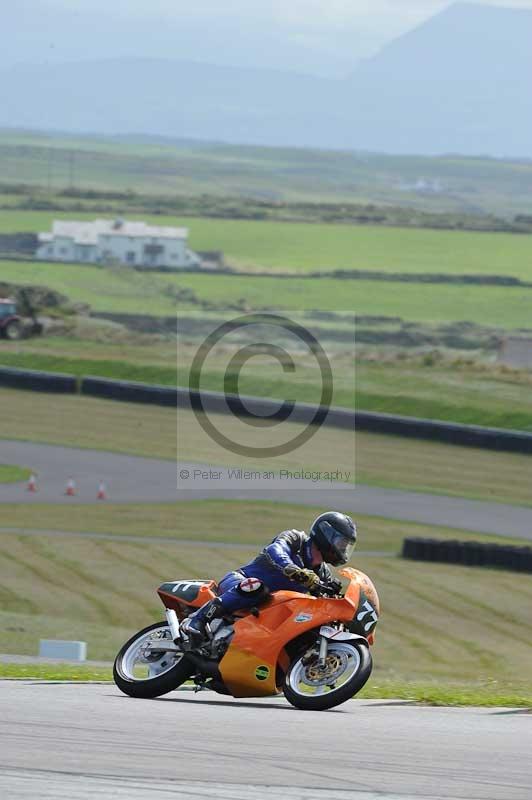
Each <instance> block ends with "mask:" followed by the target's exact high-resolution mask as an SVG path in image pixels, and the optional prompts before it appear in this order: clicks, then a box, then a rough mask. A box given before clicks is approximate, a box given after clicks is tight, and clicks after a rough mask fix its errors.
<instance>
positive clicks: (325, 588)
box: [316, 583, 341, 597]
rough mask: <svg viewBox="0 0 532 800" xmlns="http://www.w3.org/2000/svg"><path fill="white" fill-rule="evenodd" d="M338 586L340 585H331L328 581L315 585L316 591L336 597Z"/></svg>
mask: <svg viewBox="0 0 532 800" xmlns="http://www.w3.org/2000/svg"><path fill="white" fill-rule="evenodd" d="M340 588H341V587H340V586H333V585H331V584H330V583H318V585H317V586H316V592H317V593H319V594H324V595H327V597H336V595H337V594H338V592H339V590H340Z"/></svg>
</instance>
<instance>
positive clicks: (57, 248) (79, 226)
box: [35, 219, 201, 268]
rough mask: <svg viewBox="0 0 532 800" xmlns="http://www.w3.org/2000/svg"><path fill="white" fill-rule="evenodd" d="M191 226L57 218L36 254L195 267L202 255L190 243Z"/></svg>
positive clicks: (47, 258)
mask: <svg viewBox="0 0 532 800" xmlns="http://www.w3.org/2000/svg"><path fill="white" fill-rule="evenodd" d="M187 239H188V229H187V228H160V227H156V226H154V225H146V223H145V222H126V221H124V220H121V219H117V220H115V221H112V220H106V219H95V220H94V221H93V222H77V221H65V220H54V222H53V225H52V232H51V233H40V234H39V247H38V248H37V251H36V253H35V256H36V258H39V259H43V260H45V261H74V262H84V263H88V264H112V263H120V264H130V265H131V266H137V267H151V268H158V267H165V268H172V267H174V268H179V267H192V266H197V265H199V264H200V261H201V259H200V257H199V256H198V255H197V254H196V253H193V252H192V251H191V250H189V249H188V247H187Z"/></svg>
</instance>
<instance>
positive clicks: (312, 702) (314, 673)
mask: <svg viewBox="0 0 532 800" xmlns="http://www.w3.org/2000/svg"><path fill="white" fill-rule="evenodd" d="M372 666H373V661H372V658H371V653H370V652H369V646H368V645H367V644H365V643H364V642H358V641H357V642H329V645H328V649H327V659H326V662H325V665H324V666H323V667H320V665H319V663H318V656H317V655H316V657H315V658H314V659H312V660H310V661H309V660H308V659H307V658H306V657H305V656H301V657H300V658H297V659H296V660H295V661H293V662H292V663H291V664H290V667H289V669H288V672H287V673H286V678H285V684H284V688H283V691H284V696H285V697H286V699H287V700H288V701H289V702H290V703H292V705H293V706H295V707H296V708H302V709H305V710H310V711H325V710H326V709H328V708H334V706H339V705H340V704H341V703H345V701H346V700H349V699H350V698H351V697H353V695H355V694H356V693H357V692H359V691H360V690H361V689H362V687H363V686H364V684H365V683H366V681H367V680H368V678H369V676H370V675H371V669H372Z"/></svg>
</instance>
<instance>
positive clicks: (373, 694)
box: [358, 677, 532, 708]
mask: <svg viewBox="0 0 532 800" xmlns="http://www.w3.org/2000/svg"><path fill="white" fill-rule="evenodd" d="M358 697H359V698H360V699H368V700H369V699H374V700H377V699H383V700H409V701H412V702H415V703H423V704H425V705H429V706H485V707H510V708H532V685H530V684H529V685H526V684H519V683H504V682H502V683H499V682H498V681H495V680H493V681H487V682H485V683H477V682H474V681H473V682H471V683H462V684H453V683H441V682H438V683H409V682H401V681H397V680H395V681H394V680H379V679H374V678H373V677H372V678H371V679H370V680H369V681H368V683H367V684H366V686H365V687H364V688H363V689H362V691H361V692H360V694H359V695H358Z"/></svg>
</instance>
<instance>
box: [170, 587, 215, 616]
mask: <svg viewBox="0 0 532 800" xmlns="http://www.w3.org/2000/svg"><path fill="white" fill-rule="evenodd" d="M157 594H158V595H159V597H160V598H161V600H162V602H163V604H164V606H165V607H166V608H173V609H174V610H175V611H182V610H183V608H184V607H185V606H193V607H194V608H199V606H202V605H203V604H204V603H208V602H209V600H213V599H214V598H215V597H216V596H217V592H216V583H215V581H207V580H205V581H167V582H166V583H163V584H161V586H159V588H158V589H157Z"/></svg>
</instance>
